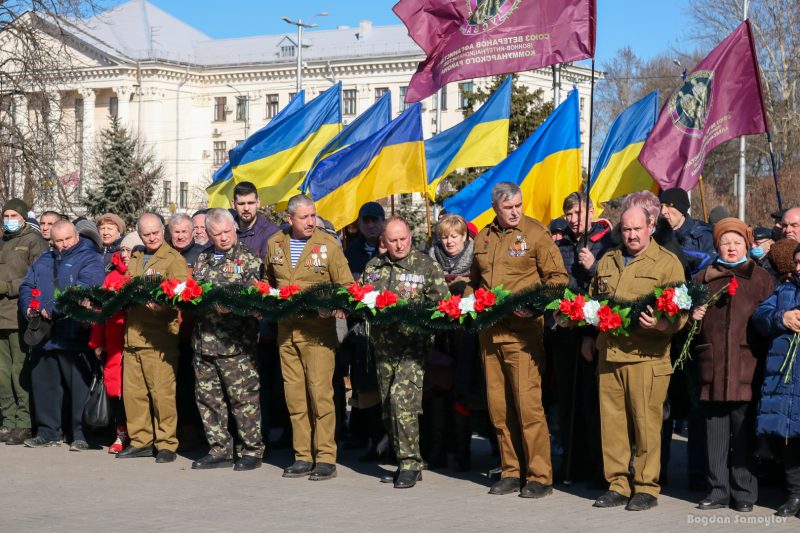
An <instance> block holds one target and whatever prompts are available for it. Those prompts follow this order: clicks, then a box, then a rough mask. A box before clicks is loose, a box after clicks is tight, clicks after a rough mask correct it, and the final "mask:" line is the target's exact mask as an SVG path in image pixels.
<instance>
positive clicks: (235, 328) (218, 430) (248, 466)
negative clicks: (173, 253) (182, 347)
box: [192, 209, 264, 470]
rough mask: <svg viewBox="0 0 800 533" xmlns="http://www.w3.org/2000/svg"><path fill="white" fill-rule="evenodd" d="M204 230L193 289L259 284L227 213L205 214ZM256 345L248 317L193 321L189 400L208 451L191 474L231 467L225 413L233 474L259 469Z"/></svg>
mask: <svg viewBox="0 0 800 533" xmlns="http://www.w3.org/2000/svg"><path fill="white" fill-rule="evenodd" d="M206 230H207V232H208V236H209V238H210V240H211V241H212V243H213V246H212V247H209V248H208V249H206V250H204V251H203V252H202V253H201V254H200V256H199V257H198V258H197V261H196V263H195V267H194V277H195V279H196V280H197V282H198V283H203V282H211V283H212V284H213V285H224V284H229V283H242V284H244V285H247V286H249V285H252V283H253V282H254V281H258V280H259V279H260V278H261V271H262V263H261V259H259V258H258V257H257V256H256V255H255V254H253V253H252V252H251V251H250V250H248V248H247V247H246V246H244V245H243V244H241V243H239V242H237V239H236V222H235V221H234V219H233V216H232V215H231V214H230V213H229V212H228V211H227V210H225V209H211V210H209V212H208V213H207V214H206ZM257 341H258V322H257V320H256V319H255V318H254V317H240V316H236V315H232V314H230V310H229V309H226V308H222V307H217V309H216V311H214V312H210V313H207V314H204V315H202V316H201V317H200V318H199V320H198V322H197V325H196V326H195V328H194V332H193V335H192V345H193V349H194V353H195V360H194V371H195V377H196V380H197V384H196V392H195V394H196V398H197V407H198V409H199V410H200V416H201V418H202V419H203V427H204V429H205V434H206V439H207V440H208V444H209V446H210V450H209V452H208V455H206V456H205V457H202V458H200V459H198V460H197V461H195V462H193V463H192V468H194V469H208V468H221V467H223V468H224V467H229V466H230V465H231V463H232V458H233V439H232V438H231V434H230V433H229V432H228V409H229V408H230V411H231V412H232V413H233V418H234V421H235V422H236V428H237V429H238V432H239V440H240V441H241V450H240V453H239V455H240V458H239V460H238V461H236V464H235V465H234V468H233V469H234V470H253V469H254V468H258V467H260V466H261V457H262V454H263V453H264V444H263V442H262V440H261V409H260V407H259V380H258V372H256V367H255V353H256V343H257ZM226 398H227V402H226V401H225V399H226Z"/></svg>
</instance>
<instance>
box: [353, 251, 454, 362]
mask: <svg viewBox="0 0 800 533" xmlns="http://www.w3.org/2000/svg"><path fill="white" fill-rule="evenodd" d="M361 282H362V283H365V284H367V283H368V284H371V285H373V286H374V287H375V290H376V291H379V292H382V291H384V290H389V291H392V292H394V293H395V294H397V296H398V297H399V298H402V299H404V300H407V301H409V302H415V301H427V302H430V303H431V304H433V305H435V304H436V303H437V302H438V301H439V300H442V299H444V298H447V297H448V296H449V295H450V291H449V289H448V288H447V282H445V280H444V271H443V270H442V267H441V265H439V263H437V262H436V261H434V260H433V259H431V258H430V257H429V256H427V255H425V254H423V253H421V252H418V251H416V250H412V251H411V253H410V254H408V255H407V256H406V257H404V258H403V259H400V260H398V261H392V260H391V258H390V257H389V255H388V254H381V255H379V256H377V257H373V258H372V259H370V260H369V262H368V263H367V266H366V267H365V268H364V272H363V273H362V274H361ZM374 338H375V343H376V347H378V348H386V347H391V349H392V351H393V353H396V354H397V355H398V356H402V355H404V354H406V355H407V354H410V355H412V356H415V357H417V358H421V357H425V356H427V350H428V349H430V343H431V341H432V336H431V335H418V334H417V335H410V334H409V332H408V331H406V330H404V328H402V327H399V328H377V327H376V328H375V337H374ZM426 348H427V349H426Z"/></svg>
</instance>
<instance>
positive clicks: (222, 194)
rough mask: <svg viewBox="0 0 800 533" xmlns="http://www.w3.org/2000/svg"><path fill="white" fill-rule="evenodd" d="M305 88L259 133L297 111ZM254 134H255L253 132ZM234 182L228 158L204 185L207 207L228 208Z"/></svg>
mask: <svg viewBox="0 0 800 533" xmlns="http://www.w3.org/2000/svg"><path fill="white" fill-rule="evenodd" d="M305 95H306V92H305V90H301V91H300V92H299V93H297V94H296V95H294V96H293V97H292V99H291V100H289V103H288V104H286V107H284V108H283V109H281V110H280V111H279V112H278V113H277V114H276V115H275V116H274V117H272V119H270V121H269V122H267V123H266V124H265V125H264V126H263V127H262V128H261V129H260V130H258V131H257V132H256V133H259V132H261V131H263V130H265V129H267V128H269V127H275V126H276V125H277V124H278V123H279V122H281V121H282V120H283V119H285V118H286V117H288V116H289V115H291V114H292V113H294V112H295V111H298V110H299V109H301V108H302V107H303V105H305V98H306V97H305ZM254 135H255V134H254ZM235 185H236V184H235V183H234V181H233V170H232V167H231V162H230V160H228V161H227V162H226V163H225V164H224V165H222V166H221V167H219V168H218V169H217V171H216V172H214V175H213V176H212V177H211V185H209V186H208V187H206V194H207V195H208V207H222V208H228V207H230V206H231V200H232V199H233V187H234V186H235Z"/></svg>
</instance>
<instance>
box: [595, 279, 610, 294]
mask: <svg viewBox="0 0 800 533" xmlns="http://www.w3.org/2000/svg"><path fill="white" fill-rule="evenodd" d="M597 288H598V290H599V291H600V292H608V279H607V278H603V277H600V278H597Z"/></svg>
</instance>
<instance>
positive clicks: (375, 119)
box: [302, 91, 392, 192]
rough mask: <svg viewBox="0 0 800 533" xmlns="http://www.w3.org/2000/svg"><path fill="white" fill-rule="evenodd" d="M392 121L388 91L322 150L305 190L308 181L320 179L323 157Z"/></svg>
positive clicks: (310, 173)
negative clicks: (319, 173)
mask: <svg viewBox="0 0 800 533" xmlns="http://www.w3.org/2000/svg"><path fill="white" fill-rule="evenodd" d="M391 121H392V93H391V91H386V94H384V95H383V96H381V97H380V99H379V100H378V101H377V102H375V103H374V104H372V105H371V106H370V108H369V109H367V110H366V111H364V112H363V113H361V115H359V116H358V118H356V119H355V120H354V121H353V122H351V123H350V124H348V125H347V126H346V127H345V128H344V129H343V130H342V132H341V133H340V134H339V135H337V136H336V137H334V138H333V140H332V141H331V142H329V143H328V144H327V145H326V146H325V148H323V149H322V151H320V153H319V154H318V155H317V157H316V158H315V159H314V163H313V164H312V165H311V170H309V171H308V174H306V179H305V181H304V182H303V188H302V190H303V192H305V191H306V190H308V182H309V180H311V179H318V178H317V177H315V175H316V174H317V173H316V167H317V164H318V163H319V162H320V161H322V160H323V159H325V158H327V157H329V156H330V155H331V154H334V153H336V152H338V151H339V150H341V149H342V148H344V147H345V146H350V145H351V144H353V143H355V142H358V141H363V140H364V139H366V138H368V137H370V136H371V135H373V134H375V133H376V132H377V131H378V130H380V129H381V128H383V127H384V126H386V125H387V124H388V123H389V122H391Z"/></svg>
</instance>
